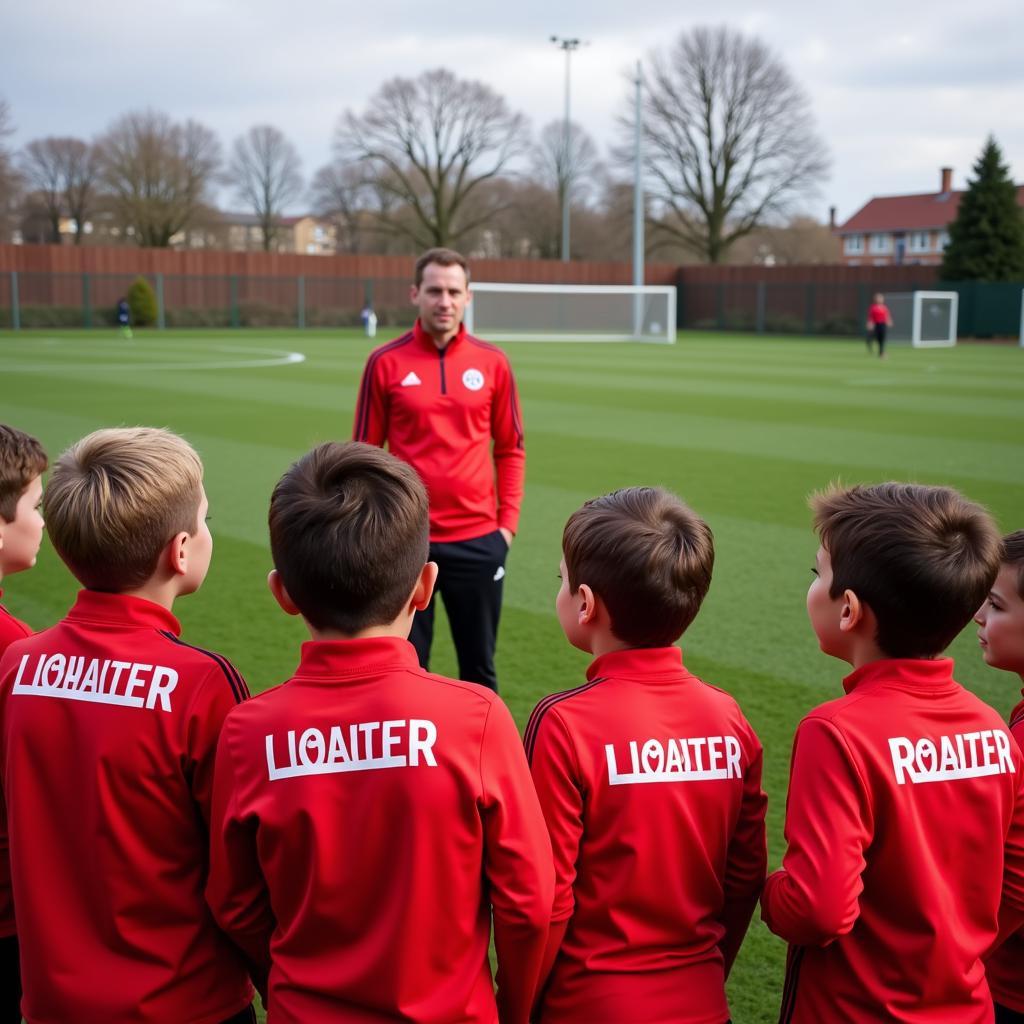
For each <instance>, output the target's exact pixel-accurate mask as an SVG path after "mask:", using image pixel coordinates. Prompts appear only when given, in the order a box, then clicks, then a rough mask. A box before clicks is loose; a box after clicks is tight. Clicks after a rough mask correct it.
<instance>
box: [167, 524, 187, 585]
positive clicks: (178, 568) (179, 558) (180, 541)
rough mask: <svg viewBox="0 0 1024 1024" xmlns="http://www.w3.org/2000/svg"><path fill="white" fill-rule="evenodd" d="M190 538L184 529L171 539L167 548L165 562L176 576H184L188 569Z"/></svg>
mask: <svg viewBox="0 0 1024 1024" xmlns="http://www.w3.org/2000/svg"><path fill="white" fill-rule="evenodd" d="M188 539H189V535H188V534H187V533H186V532H185V531H184V530H182V531H181V533H176V534H175V535H174V536H173V537H172V538H171V539H170V541H169V542H168V544H167V548H166V549H165V559H166V561H165V564H166V565H167V567H168V568H169V569H170V570H171V572H172V573H173V574H174V575H175V576H184V575H185V573H186V572H187V571H188Z"/></svg>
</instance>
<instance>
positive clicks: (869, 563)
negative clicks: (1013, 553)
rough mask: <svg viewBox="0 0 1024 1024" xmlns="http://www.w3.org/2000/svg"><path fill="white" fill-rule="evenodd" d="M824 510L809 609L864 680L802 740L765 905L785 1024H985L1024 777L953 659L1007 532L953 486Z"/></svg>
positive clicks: (884, 491) (1020, 895)
mask: <svg viewBox="0 0 1024 1024" xmlns="http://www.w3.org/2000/svg"><path fill="white" fill-rule="evenodd" d="M812 508H813V509H814V521H815V527H816V529H817V531H818V535H819V537H820V540H821V547H820V548H819V550H818V554H817V559H816V563H817V567H816V569H815V570H814V572H815V579H814V582H813V583H812V584H811V588H810V590H809V591H808V594H807V611H808V615H809V616H810V620H811V625H812V626H813V628H814V632H815V634H816V635H817V637H818V643H819V644H820V646H821V649H822V650H823V651H824V652H825V653H826V654H830V655H832V656H833V657H835V658H839V659H841V660H842V661H846V662H849V663H850V664H851V665H852V666H853V672H852V673H851V674H850V675H848V676H847V677H846V678H845V679H844V680H843V688H844V690H845V691H846V695H845V696H843V697H840V698H839V699H837V700H833V701H830V702H829V703H827V704H823V705H821V706H820V707H818V708H816V709H815V710H814V711H812V712H811V713H810V714H809V715H808V716H807V717H806V718H805V719H804V720H803V721H802V722H801V723H800V726H799V727H798V729H797V733H796V739H795V741H794V744H793V761H792V767H791V772H790V784H789V799H788V803H787V809H786V840H787V842H788V849H787V850H786V855H785V857H784V859H783V863H782V870H781V871H777V872H775V873H774V874H773V875H770V876H769V878H768V880H767V882H766V883H765V887H764V893H763V894H762V896H761V909H762V915H763V917H764V920H765V922H766V924H767V925H768V927H769V928H770V929H771V930H772V931H773V932H775V934H776V935H779V936H781V937H782V938H783V939H785V940H786V941H787V942H789V943H790V952H789V960H788V965H787V972H786V984H785V988H784V991H783V1002H782V1015H781V1018H780V1019H781V1020H782V1021H783V1022H789V1021H794V1022H800V1024H821V1022H823V1021H843V1022H845V1024H869V1022H870V1024H878V1022H880V1021H885V1022H887V1024H911V1022H914V1024H923V1022H935V1024H940V1022H941V1024H950V1022H957V1024H990V1022H991V1021H992V996H991V994H990V992H989V986H988V982H987V981H986V978H985V968H984V965H983V963H982V958H983V957H984V956H985V954H986V953H987V952H988V951H989V949H990V948H991V947H992V946H993V944H994V943H996V942H997V941H998V940H999V939H1000V938H1002V937H1005V936H1006V935H1008V934H1010V933H1011V932H1012V931H1013V930H1014V929H1015V928H1016V927H1017V925H1018V924H1019V923H1021V922H1022V921H1024V763H1022V760H1021V752H1020V750H1019V748H1018V746H1017V744H1016V742H1015V741H1014V740H1013V739H1012V738H1011V736H1010V734H1009V732H1008V731H1007V729H1006V727H1005V726H1004V724H1003V722H1002V721H1001V719H1000V718H999V715H998V714H997V713H996V712H995V711H994V710H993V709H992V708H990V707H988V706H987V705H986V704H983V703H982V702H981V701H980V700H978V698H977V697H975V696H974V695H973V694H971V693H969V692H967V691H966V690H965V689H963V687H961V686H960V685H958V684H957V683H956V682H955V681H954V680H953V662H952V661H951V660H950V659H948V658H943V657H941V654H942V652H943V651H944V650H945V649H946V647H947V646H948V645H949V643H950V642H951V641H952V640H953V638H954V637H955V636H956V635H957V634H958V633H959V632H960V630H961V629H963V627H964V626H965V625H966V624H967V623H968V622H969V621H970V618H971V614H972V612H973V611H974V610H975V609H976V608H977V607H978V606H979V605H980V603H981V600H982V598H983V597H984V596H985V595H986V594H987V593H988V592H989V588H990V587H991V585H992V582H993V580H994V579H995V577H996V572H997V571H998V568H999V557H1000V548H1001V545H1000V540H999V534H998V532H997V530H996V528H995V524H994V523H993V522H992V519H991V517H990V516H989V515H988V513H987V512H985V511H984V509H982V508H980V507H979V506H978V505H975V504H973V503H971V502H969V501H967V500H966V499H965V498H963V497H962V496H961V495H959V494H958V493H957V492H956V491H953V490H951V489H949V488H946V487H924V486H920V485H916V484H899V483H889V484H879V485H877V486H874V487H852V488H850V489H848V490H841V489H834V490H830V491H828V492H826V493H825V494H819V495H817V496H816V497H815V498H813V499H812ZM1001 901H1002V905H1001Z"/></svg>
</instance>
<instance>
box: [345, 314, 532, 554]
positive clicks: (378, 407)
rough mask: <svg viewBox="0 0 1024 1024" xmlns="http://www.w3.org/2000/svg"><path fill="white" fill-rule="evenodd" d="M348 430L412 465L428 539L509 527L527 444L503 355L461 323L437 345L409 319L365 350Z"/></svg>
mask: <svg viewBox="0 0 1024 1024" xmlns="http://www.w3.org/2000/svg"><path fill="white" fill-rule="evenodd" d="M352 436H353V438H354V439H355V440H356V441H366V442H367V443H368V444H375V445H378V446H383V445H384V442H385V441H386V442H387V445H388V450H389V451H390V452H391V453H392V454H393V455H397V456H398V458H400V459H402V460H403V461H405V462H408V463H409V464H410V465H411V466H413V467H414V468H415V470H416V472H417V473H419V475H420V477H421V479H422V480H423V483H424V484H425V485H426V488H427V492H428V494H429V495H430V539H431V540H432V541H437V542H449V541H459V540H471V539H472V538H474V537H482V536H484V535H485V534H488V533H493V532H494V531H495V530H497V529H498V528H499V527H504V528H505V529H507V530H511V531H512V532H513V533H515V532H516V527H517V526H518V524H519V507H520V505H521V504H522V501H523V478H524V476H525V473H526V451H525V449H524V447H523V418H522V414H521V413H520V411H519V396H518V395H517V393H516V382H515V378H514V377H513V376H512V367H511V366H510V365H509V361H508V356H506V355H505V353H504V352H502V351H501V349H499V348H495V347H494V346H493V345H488V344H487V343H486V342H483V341H480V340H479V339H478V338H474V337H473V336H472V335H470V334H467V333H466V328H465V326H464V325H460V327H459V331H458V334H456V335H455V337H454V338H452V340H451V341H450V342H448V344H447V345H446V346H445V347H444V348H443V349H438V347H437V346H436V345H435V344H434V341H433V339H432V338H431V337H430V336H429V335H428V334H426V333H425V332H424V331H423V329H422V328H421V327H420V323H419V320H417V321H416V325H415V326H414V327H413V329H412V330H411V331H409V332H408V333H407V334H403V335H402V336H401V337H400V338H396V339H395V340H394V341H391V342H389V343H388V344H386V345H382V346H380V348H377V349H375V350H374V351H373V352H371V353H370V357H369V359H367V361H366V369H365V370H364V371H363V381H362V385H361V386H360V389H359V401H358V404H357V405H356V420H355V429H354V432H353V435H352ZM492 440H493V442H494V446H493V452H492V448H491V442H492ZM495 475H497V491H495Z"/></svg>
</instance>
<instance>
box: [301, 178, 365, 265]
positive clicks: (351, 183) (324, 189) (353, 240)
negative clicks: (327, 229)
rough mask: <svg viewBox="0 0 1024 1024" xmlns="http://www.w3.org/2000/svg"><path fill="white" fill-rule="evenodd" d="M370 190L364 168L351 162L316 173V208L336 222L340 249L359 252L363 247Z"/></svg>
mask: <svg viewBox="0 0 1024 1024" xmlns="http://www.w3.org/2000/svg"><path fill="white" fill-rule="evenodd" d="M370 193H371V190H370V188H369V186H368V185H367V184H366V182H365V180H364V174H363V171H362V170H361V169H360V168H359V167H357V166H353V165H351V164H342V163H338V162H335V163H331V164H327V165H326V166H325V167H321V168H320V170H319V171H317V172H316V174H315V175H314V176H313V182H312V184H311V186H310V196H311V199H312V204H313V210H314V212H315V213H317V214H318V215H319V216H321V217H325V218H327V219H329V220H331V221H332V222H333V223H334V226H335V229H336V231H337V238H338V243H337V248H338V252H359V251H360V249H361V248H362V245H361V241H362V227H363V222H364V220H365V219H366V218H367V217H368V216H369V215H370V211H369V205H370V200H371V195H370Z"/></svg>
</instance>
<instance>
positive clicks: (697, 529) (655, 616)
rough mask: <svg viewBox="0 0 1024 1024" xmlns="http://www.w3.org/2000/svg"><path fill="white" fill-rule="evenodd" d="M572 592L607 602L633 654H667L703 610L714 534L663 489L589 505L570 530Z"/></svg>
mask: <svg viewBox="0 0 1024 1024" xmlns="http://www.w3.org/2000/svg"><path fill="white" fill-rule="evenodd" d="M562 552H563V555H564V557H565V567H566V570H567V572H568V580H569V588H570V591H571V592H572V593H576V591H577V590H578V589H579V587H580V584H582V583H585V584H587V586H589V587H590V588H591V590H593V591H594V592H595V593H596V594H597V596H598V597H600V599H601V600H602V601H603V602H604V604H605V607H606V608H607V609H608V614H609V617H610V619H611V629H612V633H613V634H614V635H615V636H616V637H617V638H618V639H619V640H621V641H623V642H624V643H627V644H629V645H630V646H631V647H666V646H668V645H670V644H672V643H674V642H675V641H676V640H678V639H679V637H680V636H681V635H682V634H683V632H684V631H685V630H686V628H687V627H688V626H689V625H690V623H691V622H692V621H693V620H694V618H695V617H696V615H697V612H698V611H699V610H700V606H701V603H702V602H703V600H704V597H705V595H706V594H707V592H708V588H709V587H710V585H711V571H712V569H713V567H714V562H715V546H714V538H713V536H712V533H711V529H710V527H709V526H708V525H707V523H705V522H704V520H703V519H701V518H700V517H699V516H698V515H697V514H696V513H695V512H694V511H693V509H691V508H690V507H689V506H688V505H687V504H686V503H685V502H683V501H682V500H681V499H679V498H677V497H676V496H675V495H674V494H672V493H671V492H669V491H666V490H663V489H662V488H660V487H626V488H623V489H622V490H618V491H614V492H612V493H611V494H606V495H604V496H602V497H600V498H594V499H592V500H591V501H588V502H586V504H584V505H583V507H582V508H580V509H578V510H577V511H576V512H574V513H573V515H572V516H571V517H570V518H569V521H568V522H567V523H566V524H565V530H564V532H563V534H562Z"/></svg>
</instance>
